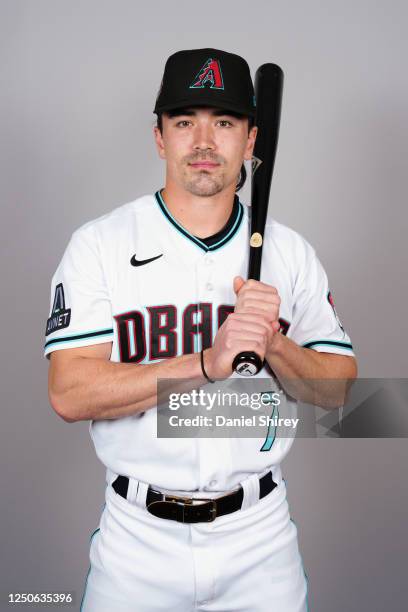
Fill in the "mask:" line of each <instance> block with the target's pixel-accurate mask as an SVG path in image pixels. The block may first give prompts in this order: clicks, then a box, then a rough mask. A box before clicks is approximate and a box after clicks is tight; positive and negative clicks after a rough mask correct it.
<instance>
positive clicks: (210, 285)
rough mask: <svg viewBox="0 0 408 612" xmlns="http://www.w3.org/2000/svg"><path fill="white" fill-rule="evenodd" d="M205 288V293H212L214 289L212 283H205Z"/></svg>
mask: <svg viewBox="0 0 408 612" xmlns="http://www.w3.org/2000/svg"><path fill="white" fill-rule="evenodd" d="M205 288H206V289H207V291H212V290H213V289H214V285H213V284H212V283H207V284H206V286H205Z"/></svg>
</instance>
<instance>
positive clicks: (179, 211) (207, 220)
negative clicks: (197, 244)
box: [162, 181, 235, 238]
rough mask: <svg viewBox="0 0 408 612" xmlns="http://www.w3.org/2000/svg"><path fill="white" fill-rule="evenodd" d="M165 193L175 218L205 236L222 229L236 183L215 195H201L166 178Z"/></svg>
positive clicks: (164, 196)
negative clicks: (190, 191)
mask: <svg viewBox="0 0 408 612" xmlns="http://www.w3.org/2000/svg"><path fill="white" fill-rule="evenodd" d="M162 196H163V199H164V201H165V203H166V206H167V208H168V209H169V211H170V212H171V214H172V215H173V217H174V218H175V219H176V220H177V221H178V222H179V223H180V224H181V225H182V226H183V227H184V228H185V229H186V230H187V231H189V232H190V234H193V235H194V236H198V238H206V237H207V236H212V235H213V234H216V233H217V232H219V231H220V230H221V229H222V228H223V227H224V225H225V224H226V223H227V221H228V219H229V217H230V215H231V212H232V207H233V204H234V197H235V185H231V187H228V188H227V189H223V190H222V191H220V193H217V194H216V195H214V196H210V197H201V196H196V195H194V194H192V193H189V192H188V191H185V190H184V189H182V188H181V187H179V186H178V185H176V184H174V183H169V182H168V181H166V186H165V188H164V190H163V191H162Z"/></svg>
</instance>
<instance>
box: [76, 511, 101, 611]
mask: <svg viewBox="0 0 408 612" xmlns="http://www.w3.org/2000/svg"><path fill="white" fill-rule="evenodd" d="M105 507H106V502H105V503H104V504H103V507H102V512H101V518H102V514H103V512H104V510H105ZM101 518H100V519H99V523H100V522H101ZM100 529H101V528H100V527H97V528H96V529H95V531H94V532H93V534H92V535H91V537H90V538H89V545H91V544H92V539H93V537H94V536H95V534H97V533H98V531H100ZM90 573H91V565H89V568H88V572H87V574H86V578H85V587H84V592H83V595H82V599H81V606H80V608H79V612H82V606H83V604H84V601H85V594H86V587H87V586H88V578H89V574H90Z"/></svg>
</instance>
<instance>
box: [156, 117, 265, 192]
mask: <svg viewBox="0 0 408 612" xmlns="http://www.w3.org/2000/svg"><path fill="white" fill-rule="evenodd" d="M180 111H181V109H174V110H172V111H169V112H168V113H167V114H168V115H169V116H170V117H171V116H173V115H174V116H175V115H178V114H180ZM228 114H229V115H232V116H233V117H237V118H238V119H243V118H244V117H246V115H240V114H238V113H233V112H232V111H228ZM247 119H248V132H249V130H250V129H251V128H252V127H254V125H255V119H254V117H247ZM156 126H157V128H158V129H159V130H160V133H162V132H163V113H157V123H156ZM246 179H247V171H246V168H245V164H244V163H243V164H242V166H241V170H240V172H239V177H238V182H237V186H236V188H235V191H239V190H240V189H242V187H243V186H244V185H245V181H246Z"/></svg>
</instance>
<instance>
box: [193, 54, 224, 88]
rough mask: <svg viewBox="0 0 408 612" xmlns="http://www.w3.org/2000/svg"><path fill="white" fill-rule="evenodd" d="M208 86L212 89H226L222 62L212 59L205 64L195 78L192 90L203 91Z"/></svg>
mask: <svg viewBox="0 0 408 612" xmlns="http://www.w3.org/2000/svg"><path fill="white" fill-rule="evenodd" d="M206 86H207V87H208V86H209V87H210V89H224V82H223V80H222V72H221V66H220V62H219V61H218V60H216V59H213V58H212V57H210V58H209V59H208V60H207V61H206V62H205V64H204V66H203V67H202V68H201V70H200V71H199V73H198V74H197V76H196V77H195V78H194V80H193V82H192V84H191V85H190V89H201V88H203V87H206Z"/></svg>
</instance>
